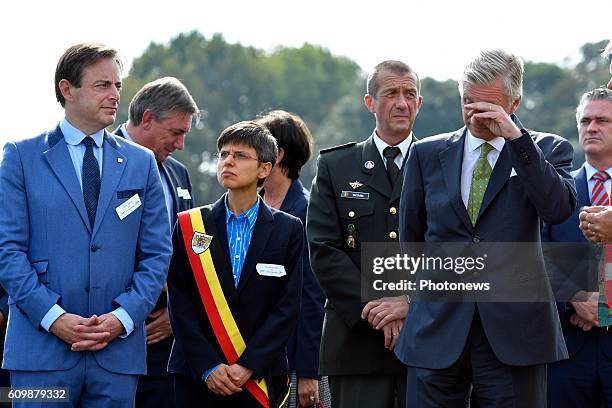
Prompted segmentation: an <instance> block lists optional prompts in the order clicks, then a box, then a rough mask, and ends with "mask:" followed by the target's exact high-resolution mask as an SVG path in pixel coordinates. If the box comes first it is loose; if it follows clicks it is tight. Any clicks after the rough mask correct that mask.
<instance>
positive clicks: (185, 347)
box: [168, 222, 225, 382]
mask: <svg viewBox="0 0 612 408" xmlns="http://www.w3.org/2000/svg"><path fill="white" fill-rule="evenodd" d="M172 243H173V246H174V254H173V256H172V260H171V262H170V270H169V272H168V301H169V308H168V309H169V312H170V323H171V325H172V332H173V334H174V339H175V341H176V343H177V345H178V347H180V349H181V350H182V352H183V354H184V356H185V360H186V362H187V365H188V366H189V370H190V372H191V376H192V377H193V379H194V381H196V382H200V381H202V375H203V374H204V372H205V371H206V370H208V369H210V368H213V367H215V366H217V365H218V364H221V363H224V362H225V360H224V359H223V358H221V356H219V355H218V354H217V351H216V350H215V348H214V347H213V346H212V345H211V344H210V342H209V341H208V339H207V338H206V336H205V335H204V329H203V328H204V327H205V324H206V323H205V321H204V316H206V313H205V311H204V306H203V305H202V301H201V300H200V296H199V294H198V291H197V285H196V282H195V278H194V277H193V273H192V272H191V267H190V265H189V260H188V259H187V254H186V253H185V244H184V243H183V239H182V233H181V228H180V224H179V223H178V222H177V223H176V225H175V228H174V233H173V235H172Z"/></svg>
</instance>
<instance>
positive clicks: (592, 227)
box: [580, 40, 612, 242]
mask: <svg viewBox="0 0 612 408" xmlns="http://www.w3.org/2000/svg"><path fill="white" fill-rule="evenodd" d="M601 56H602V57H604V58H610V56H612V40H610V41H609V42H608V45H607V46H606V48H605V49H604V51H603V52H602V53H601ZM610 75H611V78H610V80H609V81H608V89H612V61H611V62H610ZM580 229H581V230H582V232H583V234H584V235H585V237H586V238H587V239H589V240H591V241H593V242H612V207H610V206H590V207H585V208H583V209H582V211H581V212H580Z"/></svg>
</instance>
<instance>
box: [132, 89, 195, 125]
mask: <svg viewBox="0 0 612 408" xmlns="http://www.w3.org/2000/svg"><path fill="white" fill-rule="evenodd" d="M146 111H150V112H151V113H152V114H153V117H154V118H155V120H163V119H165V118H167V117H168V116H170V114H172V113H174V112H185V113H188V114H190V115H191V116H192V118H193V117H194V116H195V117H196V119H197V118H199V117H200V110H199V109H198V105H196V103H195V101H194V100H193V98H192V97H191V94H189V91H188V90H187V88H186V87H185V85H183V84H182V83H181V81H179V80H178V79H176V78H174V77H164V78H160V79H157V80H155V81H153V82H149V83H148V84H146V85H145V86H143V87H142V88H141V89H140V90H139V91H138V92H137V93H136V95H134V98H132V101H131V102H130V107H129V118H130V122H131V123H132V124H133V125H134V126H138V125H140V122H142V116H143V115H144V113H145V112H146Z"/></svg>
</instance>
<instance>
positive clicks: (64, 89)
mask: <svg viewBox="0 0 612 408" xmlns="http://www.w3.org/2000/svg"><path fill="white" fill-rule="evenodd" d="M58 87H59V90H60V92H61V94H62V96H63V97H64V99H65V100H67V101H71V102H72V101H73V100H74V96H73V95H72V85H71V84H70V82H69V81H68V80H67V79H62V80H61V81H59V83H58Z"/></svg>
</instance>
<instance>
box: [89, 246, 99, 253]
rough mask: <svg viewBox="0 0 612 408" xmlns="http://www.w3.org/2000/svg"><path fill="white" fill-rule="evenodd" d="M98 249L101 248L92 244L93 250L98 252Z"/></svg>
mask: <svg viewBox="0 0 612 408" xmlns="http://www.w3.org/2000/svg"><path fill="white" fill-rule="evenodd" d="M98 249H100V248H99V247H98V246H97V245H96V244H92V245H91V252H96V251H97V250H98Z"/></svg>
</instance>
